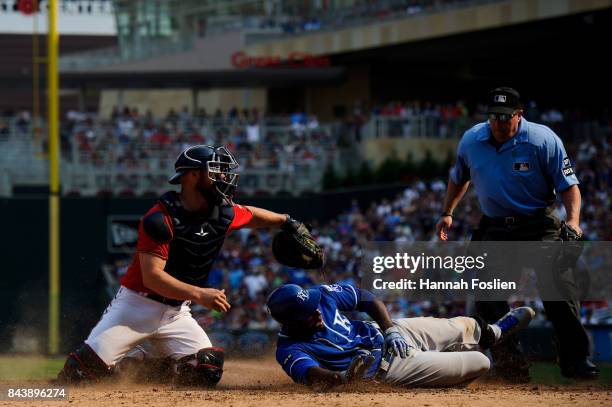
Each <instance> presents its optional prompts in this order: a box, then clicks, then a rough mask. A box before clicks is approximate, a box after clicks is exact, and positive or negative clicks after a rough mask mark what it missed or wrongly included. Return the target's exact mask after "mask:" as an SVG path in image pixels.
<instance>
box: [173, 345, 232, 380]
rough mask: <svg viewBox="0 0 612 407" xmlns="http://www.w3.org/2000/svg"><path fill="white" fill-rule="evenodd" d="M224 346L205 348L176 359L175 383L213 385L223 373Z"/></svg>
mask: <svg viewBox="0 0 612 407" xmlns="http://www.w3.org/2000/svg"><path fill="white" fill-rule="evenodd" d="M223 361H224V352H223V348H204V349H201V350H199V351H198V353H196V354H195V355H189V356H184V357H182V358H180V359H179V360H177V361H176V365H175V369H174V372H175V383H176V384H178V385H180V386H205V387H212V386H215V385H216V384H217V383H219V380H221V376H222V375H223Z"/></svg>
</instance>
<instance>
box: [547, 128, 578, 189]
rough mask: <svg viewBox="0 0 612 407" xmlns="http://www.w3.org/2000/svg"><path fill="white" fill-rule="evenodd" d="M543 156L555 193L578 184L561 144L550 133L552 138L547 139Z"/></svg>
mask: <svg viewBox="0 0 612 407" xmlns="http://www.w3.org/2000/svg"><path fill="white" fill-rule="evenodd" d="M551 133H552V130H551ZM544 154H545V156H544V159H545V163H546V172H547V173H548V175H549V176H550V177H551V178H552V181H553V184H554V186H555V190H556V191H557V192H560V191H563V190H565V189H567V188H569V187H570V186H572V185H576V184H579V182H578V178H576V174H574V168H573V167H572V162H571V161H570V159H569V157H568V156H567V153H566V152H565V148H564V147H563V142H562V141H561V139H560V138H559V137H558V136H557V135H556V134H554V133H552V137H549V138H548V139H547V143H546V144H545V151H544Z"/></svg>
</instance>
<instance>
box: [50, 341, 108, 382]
mask: <svg viewBox="0 0 612 407" xmlns="http://www.w3.org/2000/svg"><path fill="white" fill-rule="evenodd" d="M110 375H111V369H110V368H109V367H108V366H107V365H106V363H104V362H103V361H102V359H100V357H99V356H98V355H97V354H96V352H94V351H93V349H91V348H90V347H89V345H87V344H86V343H84V344H82V345H81V346H79V347H78V348H77V349H76V350H74V351H73V352H70V354H69V355H68V357H67V358H66V362H65V363H64V368H63V369H62V370H61V372H59V374H58V375H57V379H58V380H59V381H60V382H62V383H69V384H78V383H88V382H96V381H98V380H100V379H103V378H105V377H109V376H110Z"/></svg>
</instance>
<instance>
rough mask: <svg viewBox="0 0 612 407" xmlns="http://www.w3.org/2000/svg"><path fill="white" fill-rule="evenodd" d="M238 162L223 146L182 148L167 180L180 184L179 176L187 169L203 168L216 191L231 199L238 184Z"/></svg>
mask: <svg viewBox="0 0 612 407" xmlns="http://www.w3.org/2000/svg"><path fill="white" fill-rule="evenodd" d="M237 168H238V162H237V161H236V159H235V158H234V156H233V155H232V153H230V152H229V150H228V149H227V148H225V147H223V146H221V147H214V146H205V145H196V146H191V147H189V148H187V149H186V150H184V151H183V152H182V153H181V154H179V156H178V157H177V159H176V162H175V163H174V170H175V171H176V174H174V175H173V176H172V177H171V178H170V180H169V181H168V182H170V183H171V184H180V182H181V181H180V178H181V176H183V175H184V174H185V173H186V172H187V171H189V170H193V169H205V170H207V171H208V177H209V178H210V179H211V180H212V181H213V185H214V186H215V189H216V191H217V192H218V193H219V194H220V195H221V196H223V197H224V198H227V199H231V198H232V195H233V194H234V191H235V190H236V187H237V186H238V177H239V175H238V173H236V172H235V171H234V170H235V169H237Z"/></svg>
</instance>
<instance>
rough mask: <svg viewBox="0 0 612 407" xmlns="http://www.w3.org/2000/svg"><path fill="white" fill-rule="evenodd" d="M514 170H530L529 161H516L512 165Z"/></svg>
mask: <svg viewBox="0 0 612 407" xmlns="http://www.w3.org/2000/svg"><path fill="white" fill-rule="evenodd" d="M512 168H513V169H514V171H529V163H528V162H515V163H514V164H513V166H512Z"/></svg>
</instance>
